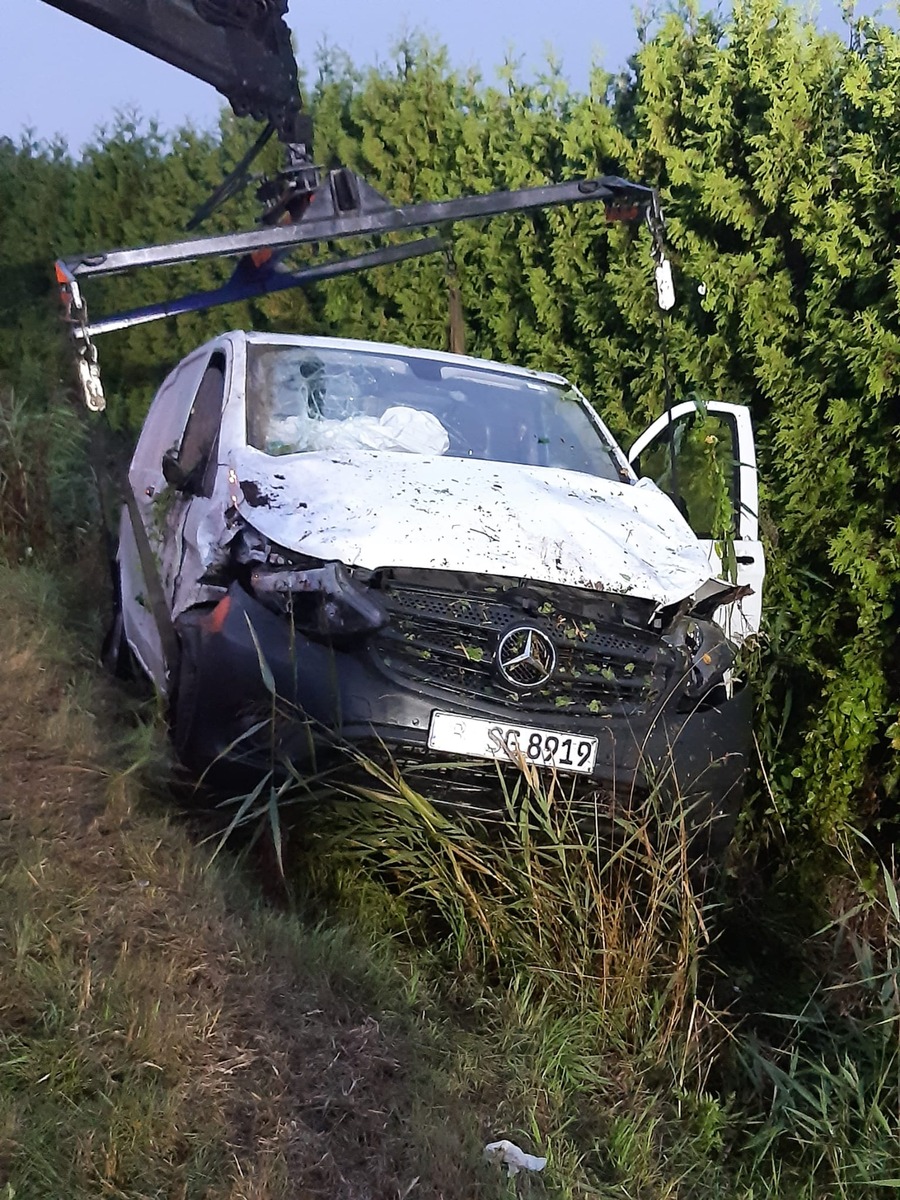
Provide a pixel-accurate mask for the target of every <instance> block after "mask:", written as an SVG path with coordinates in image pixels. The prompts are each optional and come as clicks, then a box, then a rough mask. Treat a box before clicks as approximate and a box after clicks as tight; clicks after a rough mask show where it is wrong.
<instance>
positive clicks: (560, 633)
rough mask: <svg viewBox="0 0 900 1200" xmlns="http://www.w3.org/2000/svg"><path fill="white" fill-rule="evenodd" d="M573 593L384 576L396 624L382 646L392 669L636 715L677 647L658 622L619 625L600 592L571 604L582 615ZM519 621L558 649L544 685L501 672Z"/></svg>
mask: <svg viewBox="0 0 900 1200" xmlns="http://www.w3.org/2000/svg"><path fill="white" fill-rule="evenodd" d="M565 592H566V589H563V588H559V589H555V590H554V592H553V594H552V598H550V597H549V596H548V590H547V589H542V590H541V592H540V593H539V594H537V595H534V594H528V593H527V592H524V591H523V590H522V589H520V588H514V587H512V586H510V587H509V588H508V589H504V588H503V587H500V586H498V587H495V588H491V589H485V590H483V591H478V592H474V593H473V592H472V591H465V592H462V591H459V592H457V591H452V590H444V589H437V588H433V587H428V586H424V585H422V586H420V585H416V584H411V583H407V582H403V583H398V582H397V581H395V580H389V581H385V582H383V583H382V592H381V597H382V599H383V600H384V602H385V605H386V607H387V609H388V612H389V614H390V623H389V624H388V625H387V626H386V627H385V628H384V629H383V630H381V632H380V633H379V634H378V635H377V637H376V638H375V639H374V640H373V643H372V645H373V650H374V653H375V654H376V655H377V657H378V660H379V662H380V665H381V667H382V669H384V670H386V671H387V672H388V673H389V674H395V675H397V676H400V677H402V678H404V679H408V680H413V681H415V682H417V683H419V684H422V685H429V684H430V685H432V686H434V687H436V688H440V689H441V690H444V691H451V692H455V693H458V694H459V695H462V696H469V697H473V698H479V699H483V700H488V701H495V702H500V703H503V704H506V705H508V704H510V703H511V702H512V703H514V704H517V705H519V706H520V707H521V708H522V709H523V710H528V711H530V712H562V711H569V712H572V713H573V714H577V715H587V714H593V715H602V714H607V715H609V714H612V715H621V714H625V713H628V714H634V715H637V714H639V713H641V712H646V711H647V710H648V709H649V708H652V707H654V706H655V705H656V704H657V703H658V701H659V699H660V697H661V696H662V694H663V692H664V690H665V687H666V683H667V680H668V677H669V674H670V671H671V669H672V667H673V665H674V655H673V652H672V650H671V648H670V647H668V646H667V645H666V644H665V643H663V642H661V641H660V639H659V635H658V633H655V632H654V631H653V630H651V629H637V628H635V629H634V630H632V629H628V630H625V629H623V626H622V624H621V621H619V622H618V623H617V624H616V625H615V626H612V622H611V614H609V613H607V614H606V615H605V616H604V614H603V613H602V611H601V610H602V609H603V608H604V604H603V603H602V602H601V601H600V600H598V603H597V606H596V607H597V612H596V613H595V614H592V615H590V616H585V615H583V613H584V611H585V605H584V602H583V599H582V600H581V601H580V603H579V604H577V605H573V606H572V607H573V608H576V609H577V610H579V612H580V613H581V614H582V615H574V614H573V613H572V612H567V611H566V605H565ZM606 607H607V608H609V605H608V604H607V605H606ZM517 625H529V626H532V627H533V628H535V629H540V630H541V631H542V632H543V633H545V634H547V635H548V636H549V637H550V638H551V640H552V642H553V644H554V647H555V649H556V657H557V664H556V670H555V671H554V673H553V676H552V678H551V679H550V680H549V681H548V682H547V684H545V685H544V687H542V688H539V689H537V690H531V691H521V692H516V691H515V690H514V689H513V688H512V687H510V686H509V685H508V684H506V683H505V682H504V680H503V679H502V678H501V677H500V676H499V674H498V673H497V669H496V664H495V655H496V651H497V645H498V642H499V641H500V638H501V637H502V636H503V634H504V633H506V632H507V631H508V630H509V629H512V628H515V627H516V626H517Z"/></svg>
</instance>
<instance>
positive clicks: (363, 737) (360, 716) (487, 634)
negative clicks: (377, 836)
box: [175, 523, 750, 809]
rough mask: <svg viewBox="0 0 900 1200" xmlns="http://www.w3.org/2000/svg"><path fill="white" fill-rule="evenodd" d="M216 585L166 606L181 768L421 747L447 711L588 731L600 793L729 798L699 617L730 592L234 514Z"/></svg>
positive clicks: (732, 713)
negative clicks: (400, 563)
mask: <svg viewBox="0 0 900 1200" xmlns="http://www.w3.org/2000/svg"><path fill="white" fill-rule="evenodd" d="M216 582H217V583H218V585H219V587H220V588H221V589H222V591H223V593H224V594H223V596H222V599H221V600H220V601H219V602H218V604H217V605H216V606H215V607H212V608H198V609H192V610H190V611H188V612H186V613H184V614H182V616H181V617H180V618H179V621H178V625H179V633H180V635H181V639H182V644H183V647H184V669H183V671H182V683H181V686H180V688H179V693H178V696H177V699H176V703H175V709H176V718H177V720H176V725H177V726H178V731H177V735H176V740H177V742H178V743H179V745H180V748H181V749H182V750H183V751H184V752H185V757H187V758H189V760H190V765H192V766H194V767H197V768H200V769H205V768H206V767H208V766H209V765H210V764H211V763H213V762H215V761H217V760H218V761H219V762H227V763H234V762H241V763H243V764H244V765H249V766H250V767H252V768H253V769H256V770H261V769H271V768H272V767H273V766H276V767H277V760H283V759H284V758H289V759H291V761H292V762H293V763H294V764H295V766H298V767H299V768H300V769H305V768H313V767H317V766H321V765H322V762H323V759H324V758H325V757H327V756H328V755H329V753H330V750H331V749H332V748H333V747H334V746H335V745H338V744H343V745H344V746H346V745H347V744H348V743H349V744H350V745H352V746H356V747H362V748H367V749H369V750H374V749H377V748H386V749H387V750H388V751H389V752H390V753H391V754H392V755H394V756H395V757H396V758H398V759H405V760H409V759H410V757H412V758H418V759H419V760H428V761H431V762H433V761H435V760H437V761H440V760H441V753H440V751H438V750H435V749H434V748H433V742H432V740H431V739H430V732H431V729H432V726H433V723H434V722H435V720H436V719H437V717H438V716H440V717H442V718H444V719H446V718H447V717H448V716H457V717H458V718H460V720H461V721H464V720H469V721H471V720H475V721H476V722H479V721H481V722H490V723H492V725H491V728H498V729H505V728H508V727H509V726H511V725H514V726H516V727H519V728H523V729H526V730H528V729H541V730H543V731H549V735H548V736H552V737H555V738H556V740H557V741H559V739H566V738H576V739H577V738H583V739H589V740H590V741H591V742H592V743H594V742H596V755H595V759H593V760H592V766H591V769H590V772H589V774H588V775H587V776H586V777H585V778H584V779H583V781H582V782H583V783H584V784H589V785H590V786H591V787H593V788H595V789H596V790H597V791H598V792H600V793H602V794H604V795H605V796H607V797H611V798H616V797H619V798H623V799H624V798H628V799H630V800H633V799H634V798H635V797H640V796H643V795H645V794H646V793H647V791H648V790H649V789H650V788H652V787H654V786H655V785H657V784H659V785H660V786H663V787H665V788H667V789H669V790H674V791H678V792H679V793H681V794H682V795H683V796H685V797H686V798H688V799H689V800H694V799H696V800H698V801H701V800H702V801H703V802H705V804H706V805H707V807H708V808H713V807H716V808H718V807H721V806H722V804H723V803H724V804H726V805H727V806H728V807H729V808H730V809H732V808H734V806H735V805H736V803H737V801H738V799H739V795H740V779H741V776H742V773H743V770H744V767H745V763H746V755H747V748H748V738H749V728H750V697H749V693H748V692H747V691H746V690H745V689H744V688H743V687H742V686H741V685H740V684H739V683H737V682H736V681H735V679H734V675H733V667H734V658H735V648H734V646H733V644H732V643H731V642H730V641H729V640H728V639H727V638H726V636H725V635H724V633H723V631H722V629H721V628H720V626H719V625H718V624H717V623H716V622H715V621H713V620H712V619H711V612H712V611H713V610H714V609H718V608H721V607H722V606H723V605H727V604H728V603H731V602H733V600H734V599H737V598H739V592H738V591H736V590H735V589H727V588H726V587H724V586H721V585H720V586H715V587H712V588H711V589H707V594H706V595H705V596H704V598H703V599H702V600H699V601H698V600H696V599H695V598H690V599H687V600H684V601H682V602H681V603H679V604H672V605H668V606H665V607H663V606H660V605H659V604H658V603H656V602H654V601H652V600H645V599H641V598H637V597H633V596H626V595H611V594H607V593H603V592H598V591H592V590H590V589H586V588H576V587H570V586H563V585H557V584H550V583H544V582H537V581H533V580H521V579H510V578H508V577H499V576H493V575H485V574H467V573H464V572H457V571H443V570H432V569H423V570H415V569H411V568H405V567H404V568H400V567H382V568H379V569H375V570H367V569H361V568H354V567H349V566H346V565H344V564H341V563H338V562H323V561H321V560H319V559H315V558H312V557H309V556H304V555H302V554H300V553H298V552H296V551H293V550H288V549H286V548H284V547H280V546H278V545H276V544H274V543H272V542H271V541H269V540H268V539H266V538H265V537H264V536H263V535H261V534H259V533H258V532H257V531H256V530H255V529H254V528H253V527H252V526H250V525H249V524H247V523H242V525H241V527H240V529H239V530H238V532H237V534H236V535H235V536H234V538H233V539H232V541H231V543H230V557H229V563H228V566H227V568H223V569H220V571H219V573H218V579H217V581H216ZM529 639H531V640H534V641H535V642H536V641H537V640H540V643H541V645H542V646H544V647H545V648H546V654H545V659H544V660H541V662H539V663H538V666H541V667H542V670H538V669H537V667H535V668H534V669H531V668H529V665H528V662H526V660H525V658H524V657H523V656H522V654H521V653H518V652H519V651H521V650H522V649H523V647H524V646H525V645H526V643H527V644H528V646H529V647H530V645H531V641H530V640H529ZM504 655H505V656H506V659H507V660H509V661H513V660H516V662H514V666H513V668H512V669H511V668H510V667H509V662H507V661H504ZM516 663H518V665H516ZM523 664H524V665H523ZM543 668H549V669H548V670H546V671H544V670H543ZM542 673H546V676H547V677H546V678H542V677H541V676H542ZM273 692H274V693H275V695H277V697H278V704H277V711H276V706H275V705H273V698H272V694H273ZM273 760H276V761H273ZM448 761H449V760H448ZM536 765H538V766H541V765H546V764H542V763H540V762H539V763H537V764H536ZM554 765H557V764H554ZM485 766H486V768H490V771H494V772H495V771H496V765H492V764H490V763H486V764H485ZM561 769H563V770H564V768H561ZM486 777H489V772H486Z"/></svg>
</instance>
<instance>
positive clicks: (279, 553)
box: [232, 525, 388, 640]
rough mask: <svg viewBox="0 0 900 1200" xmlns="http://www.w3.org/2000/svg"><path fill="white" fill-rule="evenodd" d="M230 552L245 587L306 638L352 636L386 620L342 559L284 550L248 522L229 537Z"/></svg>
mask: <svg viewBox="0 0 900 1200" xmlns="http://www.w3.org/2000/svg"><path fill="white" fill-rule="evenodd" d="M232 553H233V556H234V561H235V562H236V563H237V564H238V565H239V577H241V578H242V579H243V582H244V584H245V586H246V587H247V589H248V591H250V592H251V593H252V595H253V596H255V597H256V599H257V600H259V601H260V603H262V604H264V605H265V606H266V608H269V609H271V610H272V612H276V613H279V614H281V615H283V616H286V617H290V618H291V620H292V621H293V623H294V625H295V626H296V627H297V629H299V630H300V631H301V632H302V633H304V634H306V635H307V636H308V637H322V638H328V639H329V640H340V639H342V638H354V637H359V636H363V635H365V634H369V633H375V632H376V631H377V630H379V629H381V628H382V627H383V626H384V625H386V624H387V619H388V618H387V612H386V610H385V609H384V606H383V605H382V604H381V602H380V600H379V599H378V597H377V596H376V595H375V594H374V593H373V592H371V591H369V590H368V589H366V588H365V587H363V586H361V585H360V584H359V583H357V582H356V580H354V578H353V576H352V575H351V573H350V572H349V570H348V569H347V568H346V567H345V566H344V565H343V564H342V563H339V562H322V561H321V560H320V559H316V558H310V557H308V556H307V555H302V554H298V553H295V552H294V551H291V550H285V549H284V547H282V546H276V545H275V544H274V543H273V542H270V541H269V540H268V539H267V538H265V537H263V536H262V535H261V534H260V533H258V532H257V531H256V530H255V529H253V528H252V527H251V526H248V525H244V526H243V528H242V529H241V530H240V531H239V533H238V535H237V536H236V538H235V539H234V543H233V546H232Z"/></svg>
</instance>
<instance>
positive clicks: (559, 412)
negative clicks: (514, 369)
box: [247, 345, 621, 480]
mask: <svg viewBox="0 0 900 1200" xmlns="http://www.w3.org/2000/svg"><path fill="white" fill-rule="evenodd" d="M247 432H248V438H249V441H250V444H251V445H252V446H255V447H256V449H257V450H262V451H264V452H265V453H266V454H272V455H282V454H303V453H310V452H314V451H329V450H338V451H341V452H347V451H353V450H388V451H395V452H404V453H407V454H423V455H447V456H449V457H451V458H474V459H482V460H485V461H487V462H508V463H519V464H520V465H522V466H532V467H558V468H562V469H564V470H567V471H580V472H583V473H585V474H588V475H599V476H601V477H603V478H605V479H615V480H619V479H621V474H620V471H619V468H618V464H617V463H616V461H615V459H614V457H613V453H612V449H611V447H610V446H609V445H608V444H607V442H606V441H605V439H604V438H603V435H602V433H601V432H600V430H599V429H598V428H597V426H596V425H594V423H593V422H592V421H591V419H590V417H589V416H588V414H587V413H586V412H585V411H584V408H583V407H582V405H581V402H580V401H579V400H578V398H577V397H576V395H575V393H574V392H572V391H571V390H569V389H566V388H564V387H561V386H557V385H555V384H553V383H549V382H546V381H544V380H540V379H534V378H529V377H528V376H521V375H513V374H504V373H503V372H501V371H485V370H480V369H478V368H477V367H469V366H467V365H465V364H459V363H452V362H444V361H440V360H437V359H431V358H419V357H413V356H409V357H405V356H401V355H396V354H379V353H377V352H374V353H373V352H370V351H359V350H334V349H322V348H320V347H311V346H260V345H251V346H248V364H247Z"/></svg>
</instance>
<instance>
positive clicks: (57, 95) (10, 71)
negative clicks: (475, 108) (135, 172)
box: [0, 0, 873, 150]
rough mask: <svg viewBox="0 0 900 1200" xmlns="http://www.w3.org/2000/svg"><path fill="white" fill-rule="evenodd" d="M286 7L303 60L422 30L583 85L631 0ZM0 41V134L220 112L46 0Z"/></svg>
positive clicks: (458, 55)
mask: <svg viewBox="0 0 900 1200" xmlns="http://www.w3.org/2000/svg"><path fill="white" fill-rule="evenodd" d="M821 7H822V11H823V13H824V16H823V17H822V19H821V20H822V24H824V25H827V26H828V27H830V28H838V27H839V20H838V18H837V10H838V0H825V2H824V3H823V4H822V6H821ZM865 7H866V8H867V9H869V10H871V8H872V7H873V5H872V4H871V3H869V2H868V0H867V3H866V5H865ZM291 10H292V11H291V13H290V23H291V26H292V28H293V29H294V31H295V40H296V44H297V47H298V54H299V57H300V60H301V62H302V63H305V64H308V65H309V64H311V63H312V60H313V55H314V50H315V47H316V45H317V44H319V43H321V42H322V40H323V39H327V40H328V41H329V42H330V43H331V44H333V45H335V46H338V47H340V48H341V49H344V50H346V51H348V52H349V53H350V55H351V56H352V57H353V58H354V59H355V60H356V61H357V62H360V63H370V62H373V61H376V60H379V59H384V58H386V57H387V56H388V55H389V53H390V50H391V46H392V45H393V44H394V43H395V42H396V41H397V40H398V38H400V37H401V36H402V35H403V33H404V32H405V31H409V30H415V29H420V30H422V31H423V32H425V33H427V34H429V35H431V36H433V37H434V38H435V39H437V40H439V41H442V42H444V43H445V44H446V45H447V46H448V48H449V50H450V55H451V58H452V61H453V62H454V64H455V65H458V66H465V65H468V64H479V65H480V66H481V68H482V70H483V72H484V74H485V76H486V77H488V78H491V77H493V75H494V70H495V68H496V67H497V65H498V64H500V63H502V62H503V59H504V57H505V55H506V54H507V52H511V53H513V54H515V55H519V56H521V57H522V58H523V59H524V62H525V64H526V66H527V67H528V68H531V69H534V70H537V69H539V68H540V65H541V64H542V62H543V61H545V57H546V51H547V48H548V47H550V46H552V47H553V48H554V50H555V51H556V53H557V54H558V55H559V56H560V57H561V59H562V62H563V66H564V70H565V74H566V75H567V77H568V78H569V80H570V81H571V82H572V83H573V84H575V85H576V86H577V87H586V85H587V79H588V73H589V70H590V65H591V62H592V61H599V62H600V63H602V64H603V65H604V66H605V67H607V68H609V69H613V70H615V69H618V68H619V67H621V66H622V65H623V64H624V63H625V60H626V58H627V56H628V54H629V53H630V52H631V51H632V50H633V48H634V46H635V34H634V17H633V15H632V11H633V10H632V6H631V4H630V3H627V2H626V3H624V4H620V3H615V2H614V0H451V3H445V4H442V5H440V6H437V5H435V4H434V2H433V0H431V2H429V0H338V3H325V4H322V3H321V2H320V3H318V4H316V3H313V0H292V4H291ZM0 46H2V48H3V67H2V70H0V136H2V135H3V134H6V135H9V136H12V137H17V136H18V135H19V133H20V132H21V131H22V130H23V129H24V128H25V127H28V126H30V127H32V128H33V129H34V130H35V131H36V132H37V134H38V135H39V136H41V137H51V136H52V135H53V134H55V133H61V134H62V135H63V136H65V137H66V139H67V140H68V141H69V143H70V145H71V147H72V148H73V149H75V150H77V149H78V148H79V147H80V146H81V145H82V144H83V143H84V142H85V141H86V140H88V139H89V138H90V137H91V134H92V133H93V131H94V130H95V129H96V127H97V126H98V125H100V124H102V122H103V121H105V120H108V119H109V116H110V115H111V114H112V113H113V112H114V111H115V110H116V109H127V108H129V107H131V106H135V107H137V108H139V109H140V110H141V112H143V113H144V114H145V115H147V116H154V117H157V118H158V119H159V120H160V121H161V123H162V124H163V126H164V127H166V128H171V127H172V126H174V125H177V124H179V123H180V122H183V121H184V120H190V121H192V122H194V123H195V124H197V125H201V126H205V125H209V124H210V123H212V122H213V121H214V120H215V115H216V112H217V111H218V105H219V97H218V95H217V93H216V92H214V91H213V89H212V88H209V87H207V86H206V85H204V84H201V83H200V82H198V81H196V80H193V79H191V78H190V77H189V76H187V75H184V74H183V73H182V72H180V71H177V70H176V69H175V68H174V67H170V66H168V65H167V64H165V63H159V62H156V61H155V60H154V59H152V58H151V57H150V56H149V55H146V54H143V53H142V52H141V51H139V50H135V49H133V48H132V47H130V46H126V45H124V44H122V43H120V42H116V41H115V39H113V38H111V37H110V36H109V35H108V34H104V33H101V32H99V31H98V30H95V29H93V28H91V27H90V26H88V25H84V24H82V23H81V22H79V21H76V20H75V19H74V18H72V17H69V16H67V15H66V14H65V13H61V12H59V11H58V10H56V9H54V8H51V7H50V6H49V5H47V4H45V3H43V2H42V0H0Z"/></svg>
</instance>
